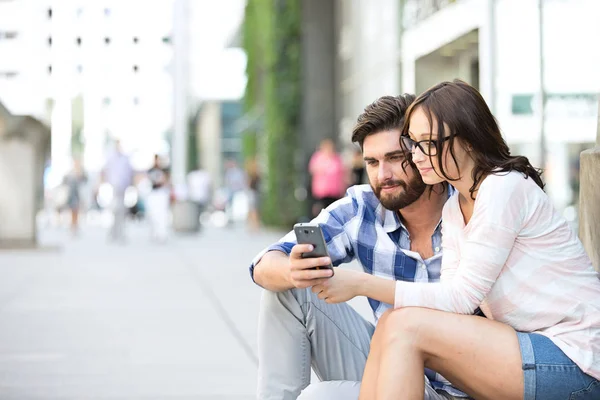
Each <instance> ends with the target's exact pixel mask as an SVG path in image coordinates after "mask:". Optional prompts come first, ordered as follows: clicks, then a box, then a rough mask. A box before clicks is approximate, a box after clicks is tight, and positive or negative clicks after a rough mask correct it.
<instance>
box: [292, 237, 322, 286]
mask: <svg viewBox="0 0 600 400" xmlns="http://www.w3.org/2000/svg"><path fill="white" fill-rule="evenodd" d="M313 250H314V246H313V245H311V244H297V245H295V246H294V247H293V248H292V252H291V253H290V258H289V259H290V269H289V281H290V282H291V283H292V285H294V287H296V288H298V289H305V288H307V287H311V286H315V285H320V284H322V283H323V282H325V281H326V280H327V279H329V278H331V277H332V276H333V270H332V269H330V268H320V269H315V268H316V267H327V266H328V265H331V259H330V258H329V257H313V258H303V257H302V254H304V253H309V252H311V251H313Z"/></svg>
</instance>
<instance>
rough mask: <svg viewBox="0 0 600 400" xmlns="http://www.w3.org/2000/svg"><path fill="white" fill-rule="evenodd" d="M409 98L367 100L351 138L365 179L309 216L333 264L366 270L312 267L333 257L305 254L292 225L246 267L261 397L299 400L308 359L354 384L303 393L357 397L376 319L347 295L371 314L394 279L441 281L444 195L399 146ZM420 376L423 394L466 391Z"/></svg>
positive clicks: (328, 376) (324, 373)
mask: <svg viewBox="0 0 600 400" xmlns="http://www.w3.org/2000/svg"><path fill="white" fill-rule="evenodd" d="M414 98H415V97H414V96H413V95H403V96H398V97H390V96H385V97H382V98H380V99H378V100H377V101H375V102H374V103H373V104H371V105H369V106H367V107H366V108H365V110H364V112H363V114H361V115H360V116H359V117H358V122H357V124H356V126H355V128H354V131H353V134H352V141H353V142H354V143H357V144H358V145H359V146H360V147H361V149H362V153H363V159H364V161H365V163H366V172H367V176H368V179H369V183H370V185H358V186H353V187H351V188H350V189H348V192H347V195H346V197H344V198H342V199H340V200H338V201H337V202H335V203H333V204H332V205H331V206H330V207H328V208H327V209H326V210H323V211H322V212H321V214H320V215H319V216H318V217H317V218H316V219H315V220H314V221H315V222H318V223H319V224H320V225H321V227H322V228H323V231H324V235H325V240H326V241H327V248H328V251H329V254H330V256H331V262H332V263H333V265H334V266H338V265H340V264H342V263H347V262H349V261H351V260H353V259H357V260H358V261H359V262H360V263H361V264H362V267H363V270H364V272H359V271H353V270H348V269H343V268H335V274H334V275H333V276H332V273H331V271H330V270H327V269H320V270H314V269H312V268H313V267H315V266H319V265H327V264H328V263H329V261H330V260H329V259H327V258H319V259H314V258H313V259H303V258H302V257H301V255H302V253H304V252H308V251H310V246H309V245H298V244H296V241H295V236H294V234H293V232H291V233H289V234H288V235H286V236H285V237H284V238H283V239H282V240H281V241H280V242H279V243H277V244H275V245H273V246H271V247H269V248H267V249H266V250H264V251H263V252H261V253H260V254H259V255H258V256H257V257H256V258H255V260H254V263H253V264H252V266H251V267H250V272H251V274H252V277H253V279H254V280H255V282H256V283H257V284H258V285H260V286H262V287H263V288H265V289H267V290H266V291H265V292H264V293H263V297H262V301H261V309H260V316H259V328H258V329H259V332H258V352H259V355H258V356H259V371H258V372H259V377H258V398H259V399H296V398H297V396H298V395H299V394H300V392H301V391H302V390H303V389H304V388H305V387H306V386H307V385H308V384H309V382H310V366H311V364H312V366H313V368H314V370H315V372H316V374H317V375H318V376H319V378H320V379H321V380H322V381H341V380H346V381H355V383H352V382H346V383H340V382H329V383H321V384H317V385H313V386H312V387H311V388H309V389H308V392H310V398H313V399H314V398H323V399H325V398H327V399H331V398H343V399H346V398H355V399H356V398H358V393H359V385H358V381H360V380H361V378H362V374H363V369H364V366H365V362H366V359H367V356H368V353H369V345H370V341H371V336H372V334H373V331H374V327H373V326H372V324H371V323H369V322H367V321H366V320H365V319H363V318H362V317H361V316H360V315H359V314H358V313H357V312H356V311H354V309H352V308H351V307H350V306H349V305H348V304H346V303H345V302H346V301H348V300H350V299H352V298H354V297H356V296H366V297H368V300H369V304H370V306H371V308H372V309H373V313H374V315H375V319H376V320H377V319H378V318H379V317H380V316H381V315H382V314H383V312H384V311H385V310H387V309H388V308H390V307H391V304H394V296H395V285H396V283H395V281H396V280H404V281H415V282H436V281H438V280H439V277H440V268H441V256H442V254H441V224H440V222H441V216H442V208H443V206H444V203H445V202H446V200H447V198H448V195H449V193H448V190H446V187H444V186H442V185H437V186H434V187H427V186H426V185H425V184H424V183H423V181H422V180H421V177H420V175H419V174H418V172H417V171H416V169H415V168H414V166H413V165H412V163H411V161H410V160H408V159H406V157H407V156H408V155H407V154H406V153H405V152H404V151H403V149H402V148H401V145H400V130H401V127H402V124H403V122H404V113H405V112H406V110H407V108H408V106H409V105H410V104H411V103H412V101H413V100H414ZM426 375H427V377H428V379H429V381H428V380H427V379H426V381H428V382H427V385H426V388H425V392H426V393H425V399H445V398H452V396H451V395H456V396H463V394H462V393H461V392H459V391H458V390H456V389H454V388H453V387H452V386H450V384H449V383H448V382H447V381H445V380H444V379H443V378H442V377H441V376H439V375H436V374H435V373H434V372H433V371H426ZM434 388H435V389H437V391H436V390H434ZM302 397H303V398H308V397H309V396H308V395H307V394H306V393H305V394H303V396H302Z"/></svg>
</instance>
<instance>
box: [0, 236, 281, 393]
mask: <svg viewBox="0 0 600 400" xmlns="http://www.w3.org/2000/svg"><path fill="white" fill-rule="evenodd" d="M279 236H280V233H274V232H261V233H260V234H248V233H246V231H245V230H244V229H243V228H232V229H226V228H225V229H216V228H211V229H210V230H207V231H205V232H202V233H201V234H200V235H198V236H189V237H178V238H175V239H173V240H171V241H170V242H169V243H167V244H165V245H156V244H153V243H151V242H150V241H149V240H148V238H147V235H146V233H145V231H144V227H143V226H138V227H132V228H131V229H130V241H129V243H128V244H127V245H126V246H121V245H110V244H108V243H107V242H106V240H105V235H104V231H102V230H100V229H99V228H93V229H88V230H84V231H83V233H82V235H81V236H80V237H78V238H75V239H71V238H69V236H68V235H67V234H66V233H65V232H61V231H58V230H50V231H44V232H43V235H42V239H43V240H42V242H43V244H45V245H55V244H59V245H61V246H62V249H61V250H60V251H56V250H55V249H54V250H53V249H52V248H50V249H48V250H44V249H41V250H36V251H28V252H2V253H0V324H1V328H0V398H1V399H192V398H193V399H232V400H237V399H252V398H254V392H255V386H256V365H257V364H256V320H257V315H258V310H257V305H258V301H259V297H260V290H259V289H257V288H256V287H255V286H254V285H253V284H252V283H251V281H250V279H249V277H248V272H247V267H248V263H249V260H251V258H252V256H253V255H254V254H255V253H256V252H257V251H258V250H259V249H260V248H262V247H264V246H266V245H267V244H269V243H271V242H273V241H274V240H276V239H277V238H279Z"/></svg>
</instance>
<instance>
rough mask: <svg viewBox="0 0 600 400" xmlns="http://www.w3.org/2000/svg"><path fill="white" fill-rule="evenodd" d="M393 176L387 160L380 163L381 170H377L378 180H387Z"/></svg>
mask: <svg viewBox="0 0 600 400" xmlns="http://www.w3.org/2000/svg"><path fill="white" fill-rule="evenodd" d="M391 177H392V169H391V168H390V166H389V165H388V163H386V162H381V163H379V170H378V171H377V180H378V181H379V182H385V181H386V180H388V179H390V178H391Z"/></svg>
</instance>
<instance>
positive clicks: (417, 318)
mask: <svg viewBox="0 0 600 400" xmlns="http://www.w3.org/2000/svg"><path fill="white" fill-rule="evenodd" d="M433 314H434V313H433V312H432V310H429V309H426V308H419V307H404V308H400V309H396V310H393V311H392V312H391V313H390V314H389V315H388V317H387V318H386V324H385V332H384V337H385V341H386V342H388V343H391V342H398V341H402V342H404V343H406V344H410V345H411V346H419V344H420V343H422V342H423V341H424V339H425V338H426V335H427V334H428V333H429V331H430V327H431V326H432V325H433V324H432V320H433V319H434V318H435V316H434V315H433ZM425 341H426V340H425Z"/></svg>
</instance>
